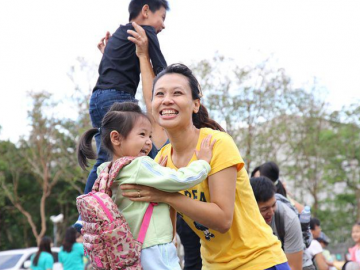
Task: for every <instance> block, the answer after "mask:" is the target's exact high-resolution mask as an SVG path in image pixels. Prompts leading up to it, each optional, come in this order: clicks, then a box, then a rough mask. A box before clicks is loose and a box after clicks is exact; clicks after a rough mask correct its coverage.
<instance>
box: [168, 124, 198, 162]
mask: <svg viewBox="0 0 360 270" xmlns="http://www.w3.org/2000/svg"><path fill="white" fill-rule="evenodd" d="M167 134H168V137H169V140H170V143H171V146H172V150H173V152H172V161H173V162H174V165H175V166H176V167H178V168H180V167H184V166H187V164H188V163H189V161H190V160H191V157H192V156H193V154H194V151H195V149H196V145H197V142H198V139H199V134H200V130H199V129H197V128H196V127H195V126H193V125H191V126H189V127H188V128H182V129H181V130H176V131H171V130H167Z"/></svg>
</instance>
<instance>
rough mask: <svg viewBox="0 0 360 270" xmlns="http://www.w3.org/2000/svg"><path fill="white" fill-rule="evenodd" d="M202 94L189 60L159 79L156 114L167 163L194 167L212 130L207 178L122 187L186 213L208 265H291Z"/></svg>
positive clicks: (256, 268) (257, 268) (245, 268)
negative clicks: (183, 185) (172, 185)
mask: <svg viewBox="0 0 360 270" xmlns="http://www.w3.org/2000/svg"><path fill="white" fill-rule="evenodd" d="M139 58H140V57H139ZM144 59H145V60H146V57H145V58H140V62H143V61H144ZM141 65H144V63H141ZM142 75H143V76H146V74H144V72H143V70H142ZM200 98H201V90H200V86H199V84H198V81H197V80H196V78H195V77H194V75H193V74H192V72H191V70H190V69H189V68H188V67H186V66H185V65H182V64H174V65H170V66H168V67H167V68H166V69H165V70H164V71H163V72H161V73H160V74H159V75H158V76H157V77H156V78H155V80H154V87H153V99H152V116H153V118H154V120H155V122H156V123H157V124H158V125H160V126H161V127H162V128H164V129H165V130H166V134H167V135H168V137H169V140H170V144H169V145H167V146H165V147H163V148H162V149H161V150H160V152H159V154H158V155H157V157H156V160H157V161H159V162H160V161H161V160H162V159H167V163H166V166H167V167H169V168H172V169H175V170H182V167H185V166H191V165H193V164H194V163H195V162H197V159H198V157H197V156H196V153H197V151H199V149H201V148H200V146H201V142H202V140H203V139H204V138H207V137H208V136H209V135H210V136H211V137H212V143H213V144H214V148H213V155H212V159H211V161H210V165H211V171H210V172H209V175H208V177H207V178H206V180H205V181H203V182H201V183H199V184H198V185H196V186H194V187H192V188H189V189H186V190H183V191H181V192H180V193H167V192H162V191H159V190H157V189H154V188H151V187H145V186H144V187H142V186H139V185H123V186H121V189H123V190H128V189H130V190H131V189H132V190H133V189H137V190H140V192H141V194H142V196H141V198H139V197H138V196H137V192H133V191H127V192H124V193H123V195H124V196H126V197H128V198H129V199H131V200H133V201H138V202H140V201H142V202H164V203H167V204H169V205H170V206H171V207H173V208H175V209H176V210H177V211H178V212H179V213H181V215H182V216H183V218H184V220H185V221H186V222H187V224H188V225H189V226H190V227H191V229H192V230H193V231H194V232H195V233H196V234H197V235H198V236H199V237H200V239H201V256H202V259H203V260H202V262H203V269H206V270H208V269H224V270H232V269H238V270H250V269H251V270H262V269H275V266H276V269H289V266H288V264H287V263H286V257H285V254H284V253H283V251H282V250H281V245H280V242H279V241H278V240H277V238H276V237H275V236H274V235H273V234H272V232H271V229H270V227H269V226H267V224H266V223H265V221H264V219H263V218H262V216H261V214H260V213H259V210H258V207H257V204H256V201H255V198H254V194H253V191H252V189H251V186H250V184H249V179H248V176H247V173H246V171H245V168H244V162H243V160H242V158H241V156H240V154H239V151H238V149H237V147H236V145H235V143H234V141H233V140H232V138H231V137H230V136H229V135H228V134H226V133H225V132H223V131H222V130H223V129H222V128H221V126H220V125H219V124H218V123H216V122H215V121H214V120H212V119H210V118H209V115H208V112H207V110H206V108H205V107H204V106H203V105H201V102H200Z"/></svg>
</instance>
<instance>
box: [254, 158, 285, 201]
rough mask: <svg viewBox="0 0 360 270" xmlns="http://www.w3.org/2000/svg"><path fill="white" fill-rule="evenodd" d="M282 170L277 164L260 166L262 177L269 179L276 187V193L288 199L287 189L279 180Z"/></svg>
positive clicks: (271, 163) (266, 163)
mask: <svg viewBox="0 0 360 270" xmlns="http://www.w3.org/2000/svg"><path fill="white" fill-rule="evenodd" d="M279 174H280V170H279V167H278V165H276V163H275V162H272V161H269V162H265V163H264V164H262V165H261V166H260V175H261V176H266V177H267V178H269V179H270V180H271V181H272V182H273V183H274V185H275V187H276V193H279V194H281V195H283V196H284V197H286V189H285V187H284V185H283V183H282V182H281V181H280V180H279Z"/></svg>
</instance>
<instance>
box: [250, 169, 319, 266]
mask: <svg viewBox="0 0 360 270" xmlns="http://www.w3.org/2000/svg"><path fill="white" fill-rule="evenodd" d="M250 184H251V187H252V189H253V192H254V195H255V199H256V202H257V204H258V207H259V210H260V213H261V215H262V216H263V218H264V220H265V222H266V223H267V224H268V225H269V226H270V227H271V229H272V231H273V233H274V234H275V235H276V236H277V237H278V238H279V240H280V241H281V244H282V248H283V250H284V252H285V255H286V257H287V259H288V263H289V266H290V268H291V269H292V270H297V269H298V270H300V269H304V270H305V269H306V270H315V268H314V265H313V264H312V261H311V257H310V256H309V255H308V254H307V253H305V252H304V248H305V245H304V242H303V236H302V230H301V226H300V220H299V218H298V216H297V215H296V213H295V212H294V211H293V210H292V209H290V208H289V207H288V206H287V205H286V204H284V203H283V202H282V201H281V200H277V198H276V196H275V189H276V188H275V186H274V184H273V183H272V181H271V180H270V179H268V178H266V177H264V176H260V177H253V178H251V179H250ZM280 223H282V224H280ZM280 227H281V228H282V229H281V228H280ZM281 230H283V234H282V236H281V235H280V234H281V233H280V231H281Z"/></svg>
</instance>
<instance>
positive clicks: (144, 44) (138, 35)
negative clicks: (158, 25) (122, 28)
mask: <svg viewBox="0 0 360 270" xmlns="http://www.w3.org/2000/svg"><path fill="white" fill-rule="evenodd" d="M132 25H133V27H134V29H135V31H134V30H127V32H128V34H130V35H131V36H129V37H128V40H130V41H131V42H133V43H135V45H136V55H137V56H138V57H139V58H140V57H141V56H146V57H149V51H148V46H149V45H148V43H149V41H148V38H147V35H146V32H145V30H144V29H143V28H142V27H141V26H140V25H138V24H137V23H135V22H133V23H132Z"/></svg>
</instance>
